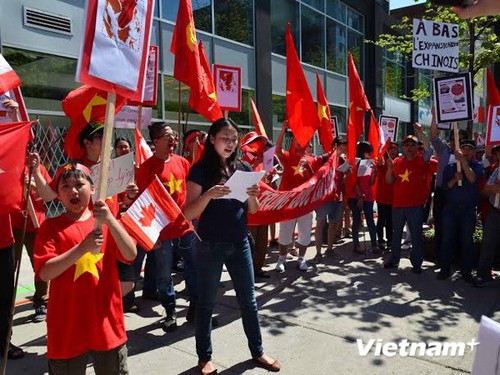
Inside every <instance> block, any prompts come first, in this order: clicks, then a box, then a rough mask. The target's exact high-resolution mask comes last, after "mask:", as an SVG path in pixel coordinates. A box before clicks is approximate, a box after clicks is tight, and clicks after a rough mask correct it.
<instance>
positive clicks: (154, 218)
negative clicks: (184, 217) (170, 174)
mask: <svg viewBox="0 0 500 375" xmlns="http://www.w3.org/2000/svg"><path fill="white" fill-rule="evenodd" d="M179 215H181V210H180V209H179V206H177V204H176V203H175V201H174V200H173V199H172V197H171V196H170V194H169V193H168V192H167V190H166V189H165V187H164V186H163V184H162V183H161V182H160V180H159V179H158V176H155V178H154V179H153V181H152V182H151V183H150V184H149V186H148V187H147V188H146V190H144V191H143V192H142V194H141V195H140V196H139V198H137V199H136V201H135V202H134V203H133V204H132V206H130V208H129V209H128V210H127V212H125V214H124V215H123V216H122V218H121V219H120V220H121V223H122V225H123V227H124V228H125V229H126V230H127V232H128V233H129V234H130V235H131V236H132V237H133V238H134V239H135V240H136V241H137V243H138V244H139V245H140V246H141V247H143V248H144V249H145V250H146V251H149V250H151V249H152V248H153V246H154V245H155V243H156V241H157V240H158V237H159V236H160V232H161V231H162V229H163V228H165V227H166V226H167V225H168V224H169V223H173V222H174V221H175V220H177V218H178V217H179Z"/></svg>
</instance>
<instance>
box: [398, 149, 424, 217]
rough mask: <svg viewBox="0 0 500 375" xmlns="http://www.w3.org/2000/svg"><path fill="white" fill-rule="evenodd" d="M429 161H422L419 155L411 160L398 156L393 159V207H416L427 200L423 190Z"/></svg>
mask: <svg viewBox="0 0 500 375" xmlns="http://www.w3.org/2000/svg"><path fill="white" fill-rule="evenodd" d="M428 170H429V163H426V162H425V161H424V158H423V157H422V156H420V155H417V156H415V158H414V159H413V160H407V159H406V158H405V157H403V156H400V157H398V158H396V159H395V160H394V169H393V174H394V177H395V178H396V180H395V182H394V199H393V203H392V205H393V207H416V206H422V205H424V204H425V201H426V200H427V195H425V196H424V194H423V192H425V190H426V186H427V174H428Z"/></svg>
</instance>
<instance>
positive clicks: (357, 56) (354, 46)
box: [347, 30, 364, 79]
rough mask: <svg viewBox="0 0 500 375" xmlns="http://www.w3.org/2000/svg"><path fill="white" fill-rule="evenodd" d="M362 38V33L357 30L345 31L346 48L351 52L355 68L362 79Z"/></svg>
mask: <svg viewBox="0 0 500 375" xmlns="http://www.w3.org/2000/svg"><path fill="white" fill-rule="evenodd" d="M363 43H364V40H363V35H361V34H358V33H357V32H354V31H351V30H348V31H347V50H348V51H349V52H351V54H352V57H353V59H354V62H355V64H356V68H357V69H358V74H359V77H360V78H361V79H363V61H364V48H363V47H364V46H363Z"/></svg>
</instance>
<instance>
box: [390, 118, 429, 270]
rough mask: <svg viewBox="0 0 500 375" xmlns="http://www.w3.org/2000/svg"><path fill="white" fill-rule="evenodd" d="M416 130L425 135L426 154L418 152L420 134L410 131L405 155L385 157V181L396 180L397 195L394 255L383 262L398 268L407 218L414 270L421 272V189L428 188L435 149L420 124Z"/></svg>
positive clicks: (395, 193) (404, 149) (393, 235)
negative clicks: (428, 177) (430, 165)
mask: <svg viewBox="0 0 500 375" xmlns="http://www.w3.org/2000/svg"><path fill="white" fill-rule="evenodd" d="M415 130H416V131H417V133H418V134H419V135H421V136H422V137H423V142H424V154H423V156H421V155H419V154H418V152H417V151H418V138H417V137H416V136H414V135H408V136H406V137H405V138H404V139H403V155H402V156H400V157H398V158H396V159H395V160H394V161H393V160H392V159H391V158H388V159H387V160H386V163H387V172H386V181H387V183H389V184H394V199H393V204H392V227H393V234H392V249H391V257H390V259H389V260H388V261H387V262H386V263H385V264H384V268H398V267H399V260H400V258H401V238H402V236H403V228H404V225H405V223H406V222H408V227H409V229H410V234H411V238H412V240H413V244H412V251H411V254H410V261H411V264H412V266H413V272H414V273H417V274H420V273H421V272H422V262H423V259H424V244H423V239H422V224H423V206H424V204H425V200H426V198H427V197H426V196H425V197H424V196H423V194H421V192H422V191H423V190H425V189H426V185H427V176H428V168H429V160H430V158H431V155H432V150H431V149H430V147H429V140H428V139H427V138H426V137H425V135H424V134H423V131H422V127H421V126H415Z"/></svg>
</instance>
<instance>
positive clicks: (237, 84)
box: [214, 64, 241, 112]
mask: <svg viewBox="0 0 500 375" xmlns="http://www.w3.org/2000/svg"><path fill="white" fill-rule="evenodd" d="M214 84H215V92H216V94H217V101H218V102H219V106H220V109H222V110H223V111H234V112H239V111H241V68H239V67H237V66H226V65H218V64H214Z"/></svg>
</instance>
